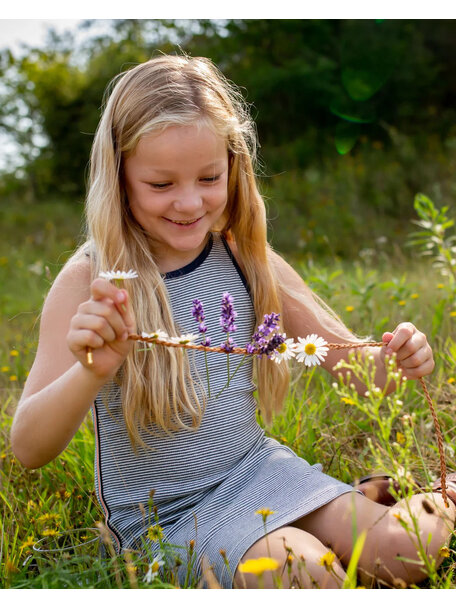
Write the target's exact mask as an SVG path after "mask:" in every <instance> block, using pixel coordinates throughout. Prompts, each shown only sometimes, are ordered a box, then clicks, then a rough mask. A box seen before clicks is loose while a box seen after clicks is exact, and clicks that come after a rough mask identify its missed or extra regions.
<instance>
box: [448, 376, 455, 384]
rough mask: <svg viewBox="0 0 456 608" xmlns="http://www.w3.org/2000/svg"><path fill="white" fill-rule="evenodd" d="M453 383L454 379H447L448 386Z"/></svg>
mask: <svg viewBox="0 0 456 608" xmlns="http://www.w3.org/2000/svg"><path fill="white" fill-rule="evenodd" d="M454 381H455V379H454V378H453V376H451V378H448V384H453V382H454Z"/></svg>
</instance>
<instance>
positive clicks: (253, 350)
mask: <svg viewBox="0 0 456 608" xmlns="http://www.w3.org/2000/svg"><path fill="white" fill-rule="evenodd" d="M279 319H280V315H279V314H278V313H275V312H272V313H271V314H270V315H264V317H263V323H261V324H260V325H258V327H257V330H256V332H255V333H254V334H253V336H252V340H251V342H250V344H247V346H246V350H247V352H248V353H249V354H251V355H253V354H258V355H267V356H270V355H271V354H272V352H273V351H274V349H276V348H277V347H278V346H280V344H282V342H284V340H285V338H284V337H283V336H282V334H278V333H273V332H275V331H276V330H277V328H278V326H279ZM272 333H273V335H272V337H270V338H268V336H269V335H270V334H272Z"/></svg>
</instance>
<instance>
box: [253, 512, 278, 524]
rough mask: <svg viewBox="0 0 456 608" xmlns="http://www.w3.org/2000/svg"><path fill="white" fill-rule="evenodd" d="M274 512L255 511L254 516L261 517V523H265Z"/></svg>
mask: <svg viewBox="0 0 456 608" xmlns="http://www.w3.org/2000/svg"><path fill="white" fill-rule="evenodd" d="M274 513H275V511H271V510H270V509H258V511H255V515H261V517H262V518H263V521H264V522H265V521H266V519H267V518H268V517H269V515H273V514H274Z"/></svg>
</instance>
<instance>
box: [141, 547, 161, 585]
mask: <svg viewBox="0 0 456 608" xmlns="http://www.w3.org/2000/svg"><path fill="white" fill-rule="evenodd" d="M162 557H163V554H162V553H158V555H157V557H154V560H153V562H152V563H151V564H149V569H148V570H147V572H146V574H145V576H144V579H143V580H144V582H145V583H147V584H148V585H150V584H151V582H152V581H153V580H154V579H155V578H156V577H157V576H158V571H159V570H160V568H161V567H162V566H164V564H165V562H164V561H163V559H162Z"/></svg>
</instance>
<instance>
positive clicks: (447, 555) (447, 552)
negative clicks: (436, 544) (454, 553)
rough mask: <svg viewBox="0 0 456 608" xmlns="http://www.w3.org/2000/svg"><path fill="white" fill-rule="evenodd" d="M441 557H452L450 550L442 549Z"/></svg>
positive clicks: (440, 551)
mask: <svg viewBox="0 0 456 608" xmlns="http://www.w3.org/2000/svg"><path fill="white" fill-rule="evenodd" d="M439 555H440V557H450V550H449V549H448V547H440V549H439Z"/></svg>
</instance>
